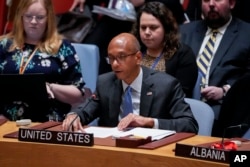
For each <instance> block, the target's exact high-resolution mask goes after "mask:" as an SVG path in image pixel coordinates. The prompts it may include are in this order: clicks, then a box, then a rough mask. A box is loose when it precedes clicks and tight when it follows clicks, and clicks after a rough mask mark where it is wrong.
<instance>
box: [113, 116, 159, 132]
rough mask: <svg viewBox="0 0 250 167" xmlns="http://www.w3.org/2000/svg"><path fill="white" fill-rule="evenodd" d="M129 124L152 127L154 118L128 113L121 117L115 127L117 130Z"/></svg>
mask: <svg viewBox="0 0 250 167" xmlns="http://www.w3.org/2000/svg"><path fill="white" fill-rule="evenodd" d="M129 126H131V127H149V128H152V127H153V126H154V120H153V118H148V117H143V116H140V115H135V114H132V113H130V114H128V115H127V116H126V117H124V118H123V119H121V121H120V122H119V124H118V126H117V127H118V129H119V130H124V129H125V128H127V127H129Z"/></svg>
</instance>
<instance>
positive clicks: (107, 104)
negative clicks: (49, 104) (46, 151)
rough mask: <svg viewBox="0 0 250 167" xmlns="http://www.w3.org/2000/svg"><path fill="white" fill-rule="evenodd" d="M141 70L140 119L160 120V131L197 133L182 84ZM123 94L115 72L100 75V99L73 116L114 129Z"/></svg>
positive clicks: (92, 101) (86, 104)
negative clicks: (97, 121) (94, 121)
mask: <svg viewBox="0 0 250 167" xmlns="http://www.w3.org/2000/svg"><path fill="white" fill-rule="evenodd" d="M142 69H143V81H142V89H141V99H140V102H141V103H140V115H142V116H145V117H152V118H156V119H158V121H159V128H160V129H169V130H176V131H177V132H193V133H197V132H198V124H197V122H196V120H195V118H194V116H193V114H192V111H191V109H190V107H189V105H188V104H187V103H186V102H185V101H184V97H185V95H184V92H183V91H182V88H181V86H180V84H179V82H178V81H177V80H176V79H175V78H173V77H172V76H170V75H168V74H166V73H164V72H157V71H154V70H151V69H149V68H146V67H142ZM122 93H123V89H122V82H121V80H119V79H117V77H116V75H115V74H114V73H113V72H109V73H106V74H103V75H100V76H99V78H98V81H97V88H96V93H95V94H96V96H97V98H95V99H90V100H87V102H86V103H85V104H83V105H81V106H79V107H78V108H76V109H75V110H73V112H77V113H78V115H79V116H80V118H81V122H82V124H88V123H90V122H91V121H92V120H94V119H95V118H97V117H99V125H100V126H107V127H115V126H117V125H118V121H119V120H118V118H119V113H120V105H121V102H122Z"/></svg>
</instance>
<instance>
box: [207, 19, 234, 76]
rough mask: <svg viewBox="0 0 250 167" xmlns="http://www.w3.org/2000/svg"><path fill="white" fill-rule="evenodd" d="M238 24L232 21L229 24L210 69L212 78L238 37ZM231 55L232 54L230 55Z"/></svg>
mask: <svg viewBox="0 0 250 167" xmlns="http://www.w3.org/2000/svg"><path fill="white" fill-rule="evenodd" d="M237 32H238V30H237V24H236V22H235V20H232V22H231V23H230V24H229V26H228V28H227V30H226V31H225V34H224V35H223V37H222V39H221V42H220V45H219V47H218V49H217V51H216V53H215V55H214V59H213V62H212V64H211V68H210V76H211V75H212V73H213V71H214V70H215V67H216V66H217V65H218V63H219V62H220V60H221V59H222V58H223V57H224V55H225V54H226V52H227V50H228V49H229V48H230V47H231V45H232V43H233V41H234V38H235V37H236V35H237ZM228 54H230V53H228Z"/></svg>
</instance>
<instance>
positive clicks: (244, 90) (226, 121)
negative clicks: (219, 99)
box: [213, 73, 250, 137]
mask: <svg viewBox="0 0 250 167" xmlns="http://www.w3.org/2000/svg"><path fill="white" fill-rule="evenodd" d="M249 110H250V73H249V74H247V75H245V76H243V77H242V78H240V79H239V80H237V81H236V82H235V84H234V85H233V86H232V87H231V89H230V90H229V91H228V93H227V95H226V97H225V98H224V100H223V103H222V106H221V112H220V116H219V119H218V127H217V128H216V129H214V130H213V136H223V131H224V129H226V128H227V127H229V126H235V125H239V124H246V125H248V126H250V111H249ZM248 128H249V127H244V126H243V127H242V128H240V127H237V128H229V129H227V130H226V131H225V132H226V133H225V137H242V135H243V134H244V133H245V132H246V130H247V129H248Z"/></svg>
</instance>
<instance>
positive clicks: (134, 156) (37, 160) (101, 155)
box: [0, 122, 229, 167]
mask: <svg viewBox="0 0 250 167" xmlns="http://www.w3.org/2000/svg"><path fill="white" fill-rule="evenodd" d="M16 130H18V127H16V124H15V122H7V123H5V124H3V125H1V126H0V166H1V167H7V166H8V167H9V166H19V167H22V166H25V167H27V166H28V167H33V166H34V167H40V166H41V167H45V166H46V167H50V166H51V167H52V166H53V167H57V166H63V167H72V166H73V167H78V166H81V167H82V166H86V167H103V166H107V167H118V166H119V167H153V166H155V167H203V166H204V167H214V166H216V167H225V166H229V165H228V164H223V163H215V162H211V161H202V160H196V159H189V158H183V157H177V156H175V155H174V152H173V149H174V148H175V144H170V145H167V146H164V147H160V148H158V149H155V150H146V149H130V148H119V147H107V146H93V147H83V146H69V145H56V144H44V143H29V142H20V141H18V140H17V139H9V138H3V135H4V134H6V133H10V132H13V131H16ZM209 141H211V142H213V141H218V138H212V137H205V136H195V137H191V138H189V139H186V140H184V141H182V143H186V144H202V143H205V142H209Z"/></svg>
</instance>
